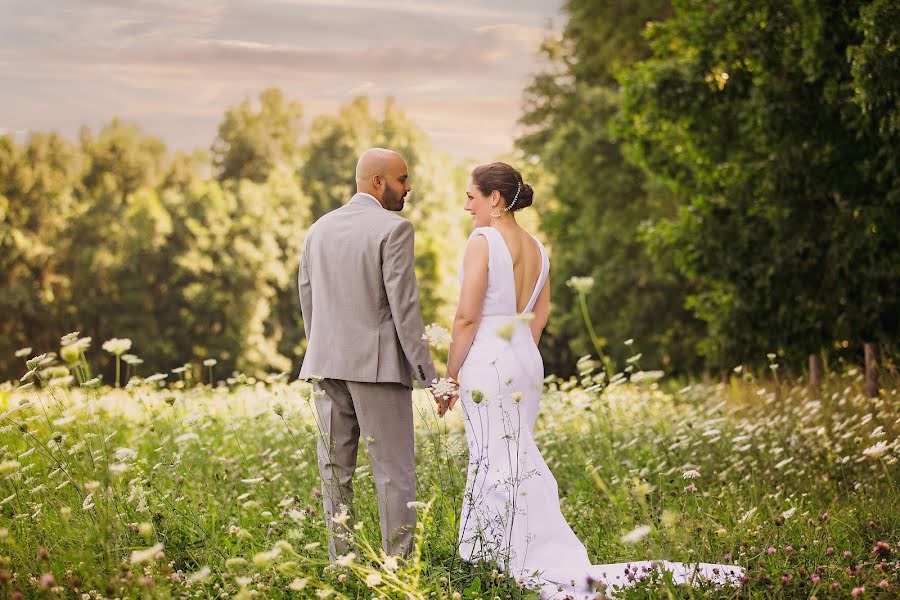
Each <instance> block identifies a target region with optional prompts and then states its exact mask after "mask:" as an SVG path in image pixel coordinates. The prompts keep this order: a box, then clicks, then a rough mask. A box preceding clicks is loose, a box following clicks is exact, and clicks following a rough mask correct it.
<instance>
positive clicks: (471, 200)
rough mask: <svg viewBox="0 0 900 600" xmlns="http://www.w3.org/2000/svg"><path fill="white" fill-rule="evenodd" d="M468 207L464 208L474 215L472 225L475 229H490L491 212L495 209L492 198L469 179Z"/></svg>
mask: <svg viewBox="0 0 900 600" xmlns="http://www.w3.org/2000/svg"><path fill="white" fill-rule="evenodd" d="M466 198H467V200H466V205H465V206H464V208H465V209H466V210H467V211H468V212H469V213H470V214H471V215H472V223H473V224H474V225H475V227H489V226H490V224H491V211H492V210H493V209H494V206H493V204H492V201H493V198H492V196H485V195H484V194H482V193H481V190H479V189H478V186H477V185H475V182H474V181H472V178H471V177H470V178H469V183H468V185H466Z"/></svg>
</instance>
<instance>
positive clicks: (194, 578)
mask: <svg viewBox="0 0 900 600" xmlns="http://www.w3.org/2000/svg"><path fill="white" fill-rule="evenodd" d="M160 545H161V544H160ZM211 573H212V569H210V568H209V567H207V566H206V565H204V566H202V567H200V570H199V571H197V572H196V573H191V574H190V575H188V581H190V582H191V583H200V582H201V581H206V580H207V579H209V576H210V574H211Z"/></svg>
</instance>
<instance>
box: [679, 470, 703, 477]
mask: <svg viewBox="0 0 900 600" xmlns="http://www.w3.org/2000/svg"><path fill="white" fill-rule="evenodd" d="M681 477H682V479H696V478H698V477H700V471H698V470H696V469H689V470H687V471H685V472H684V473H682V474H681Z"/></svg>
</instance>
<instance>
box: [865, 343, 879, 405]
mask: <svg viewBox="0 0 900 600" xmlns="http://www.w3.org/2000/svg"><path fill="white" fill-rule="evenodd" d="M863 348H864V349H865V353H866V394H868V396H869V398H877V397H878V390H879V388H880V385H879V383H878V376H879V372H880V370H881V366H880V365H879V362H880V356H879V352H878V344H874V343H871V342H866V343H865V344H863Z"/></svg>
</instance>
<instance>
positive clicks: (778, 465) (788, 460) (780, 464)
mask: <svg viewBox="0 0 900 600" xmlns="http://www.w3.org/2000/svg"><path fill="white" fill-rule="evenodd" d="M792 462H794V457H793V456H790V457H788V458H785V459H784V460H782V461H779V462H777V463H775V468H776V469H780V468H781V467H784V466H786V465H789V464H790V463H792Z"/></svg>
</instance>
